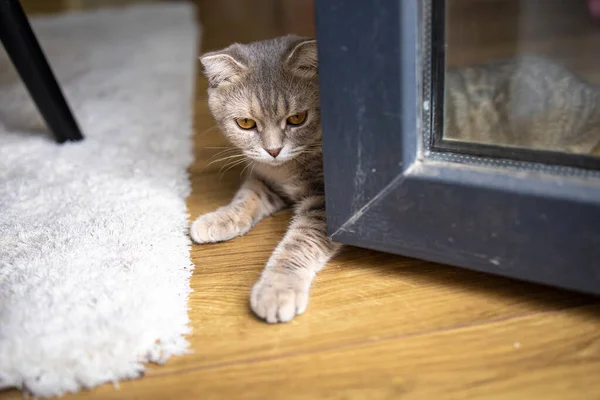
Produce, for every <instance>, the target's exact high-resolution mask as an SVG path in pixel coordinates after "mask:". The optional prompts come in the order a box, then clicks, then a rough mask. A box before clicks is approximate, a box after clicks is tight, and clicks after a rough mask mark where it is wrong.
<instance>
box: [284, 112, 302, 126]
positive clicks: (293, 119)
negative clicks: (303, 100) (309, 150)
mask: <svg viewBox="0 0 600 400" xmlns="http://www.w3.org/2000/svg"><path fill="white" fill-rule="evenodd" d="M304 121H306V111H304V112H301V113H298V114H295V115H291V116H289V117H288V119H287V123H288V124H290V125H302V124H303V123H304Z"/></svg>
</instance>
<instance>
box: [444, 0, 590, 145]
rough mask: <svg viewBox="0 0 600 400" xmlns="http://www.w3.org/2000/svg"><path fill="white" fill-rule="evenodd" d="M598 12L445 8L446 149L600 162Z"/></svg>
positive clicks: (485, 2)
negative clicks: (528, 152)
mask: <svg viewBox="0 0 600 400" xmlns="http://www.w3.org/2000/svg"><path fill="white" fill-rule="evenodd" d="M596 2H599V3H600V1H599V0H494V1H490V0H446V1H445V18H446V33H445V36H446V43H445V44H446V49H445V53H446V72H445V77H444V93H445V102H444V103H445V104H444V133H443V138H444V140H451V141H460V142H471V143H483V144H492V145H500V146H509V147H521V148H529V149H534V150H549V151H555V152H557V151H558V152H567V153H577V154H586V155H600V85H599V84H600V21H599V20H598V19H597V18H598V17H597V16H596V14H595V13H594V10H595V8H594V7H596V6H598V7H600V5H596V4H595V3H596ZM436 3H437V5H438V6H440V7H443V6H444V4H443V2H441V1H438V2H434V7H435V6H436ZM434 11H435V10H434Z"/></svg>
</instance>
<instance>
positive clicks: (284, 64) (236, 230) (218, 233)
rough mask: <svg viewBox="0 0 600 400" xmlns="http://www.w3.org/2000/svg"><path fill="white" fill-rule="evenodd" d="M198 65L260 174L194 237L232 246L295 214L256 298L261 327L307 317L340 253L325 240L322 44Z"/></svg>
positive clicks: (273, 43)
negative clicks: (319, 283) (313, 288)
mask: <svg viewBox="0 0 600 400" xmlns="http://www.w3.org/2000/svg"><path fill="white" fill-rule="evenodd" d="M200 60H201V62H202V64H203V65H204V69H205V74H206V76H207V78H208V81H209V90H208V102H209V107H210V110H211V112H212V114H213V116H214V117H215V119H216V121H217V123H218V125H219V127H220V129H221V131H222V132H223V133H224V134H225V135H226V136H227V138H228V139H229V141H230V142H231V143H232V144H233V145H234V146H236V147H237V148H239V149H240V150H241V151H242V153H243V154H244V155H245V156H246V157H247V158H248V159H249V160H251V161H252V162H253V163H254V165H253V168H252V170H251V172H250V174H249V176H248V177H247V178H246V180H245V182H244V183H243V185H242V187H241V188H240V190H239V191H238V192H237V194H236V195H235V196H234V198H233V200H232V201H231V203H230V204H229V205H227V206H224V207H221V208H219V209H217V210H216V211H214V212H212V213H209V214H205V215H202V216H200V217H199V218H198V219H197V220H196V221H195V222H194V223H193V225H192V227H191V231H190V234H191V237H192V239H193V240H194V241H195V242H197V243H213V242H219V241H224V240H229V239H232V238H234V237H236V236H239V235H243V234H245V233H246V232H248V231H249V230H250V229H251V228H252V227H253V226H254V225H255V224H256V223H257V222H259V221H260V220H261V219H263V218H265V217H267V216H269V215H271V214H273V213H275V212H276V211H278V210H280V209H282V208H284V207H286V206H293V207H294V218H293V220H292V222H291V224H290V226H289V229H288V231H287V233H286V234H285V236H284V238H283V240H282V241H281V242H280V243H279V245H278V246H277V248H276V249H275V251H274V252H273V254H272V255H271V257H270V259H269V260H268V262H267V265H266V267H265V269H264V271H263V273H262V276H261V278H260V279H259V281H258V282H257V283H256V285H255V286H254V288H253V289H252V293H251V296H250V306H251V308H252V310H253V311H254V312H255V313H256V315H258V316H259V317H260V318H263V319H265V320H266V321H267V322H269V323H276V322H286V321H289V320H291V319H292V318H294V317H295V316H296V315H298V314H302V313H303V312H304V311H305V310H306V307H307V305H308V297H309V288H310V285H311V282H312V280H313V278H314V277H315V274H316V273H317V272H318V271H319V270H320V269H321V268H323V266H324V265H325V263H326V262H327V261H328V260H329V259H330V258H331V257H332V256H333V255H334V254H335V252H336V251H337V250H338V249H339V248H340V245H338V244H334V243H332V242H330V241H329V239H328V238H327V236H326V226H325V199H324V196H323V194H324V189H323V167H322V162H321V159H322V154H321V121H320V114H319V91H318V80H317V48H316V42H315V41H314V40H312V39H307V38H300V37H296V36H285V37H280V38H276V39H272V40H266V41H262V42H256V43H251V44H246V45H241V44H234V45H232V46H229V47H228V48H226V49H224V50H221V51H217V52H213V53H208V54H205V55H203V56H202V57H201V58H200Z"/></svg>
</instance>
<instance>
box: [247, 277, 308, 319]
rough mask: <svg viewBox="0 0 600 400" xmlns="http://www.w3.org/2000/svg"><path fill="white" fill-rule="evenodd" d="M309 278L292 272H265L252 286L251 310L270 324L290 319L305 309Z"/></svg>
mask: <svg viewBox="0 0 600 400" xmlns="http://www.w3.org/2000/svg"><path fill="white" fill-rule="evenodd" d="M309 288H310V279H307V278H303V277H301V276H299V275H296V274H294V273H280V272H265V273H263V276H262V277H261V278H260V280H259V281H258V282H256V284H255V285H254V287H253V288H252V293H251V294H250V307H251V308H252V311H254V313H255V314H256V315H257V316H259V317H260V318H262V319H264V320H265V321H267V322H268V323H270V324H275V323H277V322H288V321H291V320H292V319H293V318H294V317H295V316H296V315H300V314H302V313H303V312H304V311H306V307H307V306H308V291H309Z"/></svg>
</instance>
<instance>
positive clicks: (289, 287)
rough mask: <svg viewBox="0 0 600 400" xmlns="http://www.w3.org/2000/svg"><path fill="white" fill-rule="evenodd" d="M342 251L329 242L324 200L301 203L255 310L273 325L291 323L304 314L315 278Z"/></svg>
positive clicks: (256, 292) (258, 290)
mask: <svg viewBox="0 0 600 400" xmlns="http://www.w3.org/2000/svg"><path fill="white" fill-rule="evenodd" d="M340 247H341V245H339V244H336V243H333V242H331V241H330V240H329V239H328V238H327V234H326V225H325V199H324V198H323V196H314V197H309V198H306V199H305V200H303V201H301V202H300V203H299V204H298V206H297V208H296V212H295V215H294V219H293V220H292V223H291V224H290V227H289V229H288V231H287V233H286V234H285V236H284V238H283V240H282V241H281V242H280V243H279V245H278V246H277V248H276V249H275V251H274V252H273V254H272V255H271V257H270V258H269V261H268V262H267V265H266V267H265V269H264V271H263V273H262V275H261V277H260V279H259V281H258V282H257V283H256V284H255V285H254V288H253V289H252V293H251V295H250V306H251V308H252V310H253V311H254V312H255V313H256V315H258V316H259V317H260V318H262V319H265V320H266V321H267V322H269V323H276V322H287V321H290V320H291V319H292V318H294V317H295V316H296V315H299V314H302V313H303V312H304V311H305V310H306V306H307V305H308V292H309V289H310V284H311V282H312V280H313V278H314V277H315V275H316V273H317V272H318V271H319V270H320V269H321V268H323V266H324V265H325V263H327V261H328V260H329V259H330V258H331V257H332V256H333V255H334V254H335V253H336V252H337V251H338V250H339V248H340Z"/></svg>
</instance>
